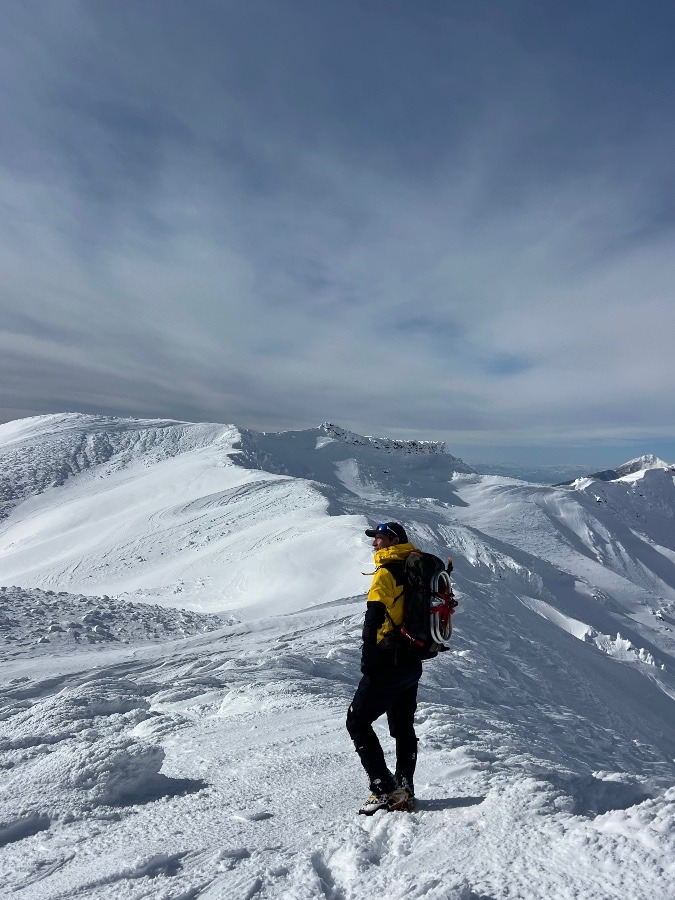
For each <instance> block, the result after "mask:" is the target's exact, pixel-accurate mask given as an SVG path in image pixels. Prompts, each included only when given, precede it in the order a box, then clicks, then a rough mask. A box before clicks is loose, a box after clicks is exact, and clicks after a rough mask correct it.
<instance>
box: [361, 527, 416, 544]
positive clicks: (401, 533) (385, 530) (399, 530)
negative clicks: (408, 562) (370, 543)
mask: <svg viewBox="0 0 675 900" xmlns="http://www.w3.org/2000/svg"><path fill="white" fill-rule="evenodd" d="M366 534H367V535H368V537H372V538H374V537H377V535H378V534H386V535H387V536H388V537H395V538H398V539H399V541H400V542H401V543H402V544H407V543H408V535H407V534H406V533H405V528H404V527H403V525H399V524H398V522H380V524H379V525H376V526H375V528H367V529H366Z"/></svg>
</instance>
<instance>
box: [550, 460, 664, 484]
mask: <svg viewBox="0 0 675 900" xmlns="http://www.w3.org/2000/svg"><path fill="white" fill-rule="evenodd" d="M653 469H663V470H664V471H670V470H675V466H673V465H670V464H669V463H667V462H665V461H664V460H662V459H659V457H658V456H654V454H653V453H645V454H644V455H643V456H637V457H636V458H635V459H629V460H628V462H625V463H622V465H620V466H617V467H616V469H602V470H601V471H600V472H593V474H592V475H582V476H581V477H579V478H574V479H572V480H570V481H564V482H562V484H563V485H571V486H572V487H574V488H576V489H582V490H583V489H585V488H586V487H588V485H589V484H590V483H591V482H593V481H618V480H619V479H620V478H627V477H630V479H631V480H633V481H634V480H635V478H636V477H637V478H641V477H642V476H643V475H644V473H645V472H649V471H651V470H653Z"/></svg>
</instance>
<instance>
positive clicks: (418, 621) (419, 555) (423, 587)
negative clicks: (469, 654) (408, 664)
mask: <svg viewBox="0 0 675 900" xmlns="http://www.w3.org/2000/svg"><path fill="white" fill-rule="evenodd" d="M394 566H397V567H398V572H400V571H401V568H402V570H403V591H404V606H403V621H402V623H401V625H400V626H398V628H397V631H398V633H399V635H400V638H399V644H400V645H403V646H408V647H409V649H411V650H412V651H413V652H414V653H415V655H417V656H419V657H420V658H421V659H433V657H434V656H437V655H438V653H439V652H442V651H443V650H448V649H449V648H448V647H446V646H445V642H446V641H447V640H449V638H450V635H451V634H452V618H451V617H452V614H453V612H454V611H455V608H456V607H457V601H456V600H455V597H454V595H453V593H452V584H451V582H450V573H451V572H452V558H450V559H449V560H448V565H447V568H446V566H445V564H444V563H443V562H442V560H440V559H439V558H438V557H437V556H434V555H433V553H424V552H422V551H421V550H413V551H412V552H411V553H410V554H409V555H408V557H407V558H406V560H405V562H400V563H385V564H384V568H387V569H389V568H393V567H394ZM392 574H393V573H392ZM397 574H398V573H397Z"/></svg>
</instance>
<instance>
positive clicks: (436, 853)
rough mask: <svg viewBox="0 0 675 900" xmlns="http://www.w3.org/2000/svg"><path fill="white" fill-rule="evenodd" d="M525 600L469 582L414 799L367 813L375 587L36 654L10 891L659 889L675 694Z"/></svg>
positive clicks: (447, 893) (11, 760)
mask: <svg viewBox="0 0 675 900" xmlns="http://www.w3.org/2000/svg"><path fill="white" fill-rule="evenodd" d="M512 599H513V598H511V595H510V589H507V590H506V591H505V592H504V593H503V594H502V595H501V596H500V597H496V596H494V595H493V593H492V592H491V591H488V590H487V589H486V590H484V591H483V592H480V591H478V590H477V591H476V593H475V595H474V596H473V597H472V598H469V597H467V596H464V597H463V602H462V607H461V611H460V612H459V613H458V614H457V615H458V622H457V625H456V631H455V636H454V638H453V641H454V649H453V652H451V653H448V654H444V655H443V656H442V657H441V658H439V659H438V660H436V661H434V662H433V663H431V664H429V665H428V666H427V667H426V669H425V676H424V678H423V682H422V688H421V691H420V704H419V709H418V717H417V719H418V732H419V736H420V763H419V767H418V774H417V785H418V794H419V808H418V811H417V812H415V813H413V814H410V815H408V814H403V813H401V814H386V813H379V814H378V815H376V816H375V817H374V818H373V819H368V820H363V819H359V817H358V816H355V815H354V811H355V809H356V808H357V806H358V804H359V802H360V801H361V800H362V799H363V797H364V796H365V791H366V784H365V782H364V778H363V775H362V772H361V770H360V766H359V764H358V760H357V758H356V755H355V754H354V752H353V749H352V748H351V745H350V743H349V740H348V738H347V735H346V732H345V730H344V717H345V710H346V706H347V704H348V703H349V699H350V697H351V693H352V691H353V687H354V683H355V680H356V678H357V677H358V672H357V666H358V637H359V633H360V627H361V620H362V604H363V600H364V598H363V596H360V597H354V598H347V599H345V600H343V601H341V602H334V603H332V604H328V605H324V606H323V607H322V608H321V609H317V608H312V609H310V610H308V611H306V612H300V613H295V614H294V615H291V616H282V617H277V618H268V619H267V620H266V621H265V622H263V623H258V624H255V625H251V626H248V627H246V626H241V625H231V626H226V627H225V628H224V629H222V630H221V631H219V632H214V633H210V634H204V635H201V636H194V637H192V638H188V639H185V640H182V641H179V642H169V643H166V642H165V643H163V644H162V645H161V646H159V645H158V646H154V647H148V648H146V649H139V648H136V650H135V651H133V652H132V650H131V649H129V648H126V649H121V650H118V651H117V654H116V655H115V656H114V657H107V658H106V659H105V660H103V661H102V658H101V656H100V655H98V656H96V649H95V648H90V649H84V648H83V649H81V650H80V651H78V652H77V653H76V654H73V655H71V656H70V657H69V658H68V664H67V667H64V664H63V661H60V660H59V659H58V658H42V659H40V660H36V659H33V660H32V661H31V660H25V661H24V663H23V668H22V670H21V671H22V672H23V673H24V677H22V678H16V677H15V679H14V680H13V683H10V684H8V686H7V689H6V690H5V692H4V695H3V697H2V713H1V715H0V741H1V743H0V765H2V766H3V768H4V778H3V787H4V790H3V792H2V794H1V799H0V841H2V842H3V843H4V845H5V846H4V848H3V856H2V863H1V864H0V886H1V887H2V890H3V891H4V895H10V894H11V895H14V894H15V893H16V894H17V895H18V896H21V895H22V893H23V894H24V895H25V896H29V897H30V898H31V900H64V898H70V897H74V896H80V895H83V896H84V895H86V896H88V897H91V898H93V900H104V898H111V897H115V898H130V900H131V898H139V897H144V898H154V900H165V898H169V897H171V898H174V897H175V898H178V897H207V898H211V900H216V898H230V897H233V898H234V897H254V896H260V897H261V898H268V900H272V898H277V900H286V898H306V900H310V898H320V897H326V896H328V897H335V898H337V897H340V898H344V900H370V898H372V897H392V898H400V900H403V898H406V897H409V896H413V897H415V896H416V897H424V898H429V900H441V898H443V900H447V898H455V900H457V898H461V900H476V898H485V897H494V898H501V897H503V898H506V897H519V898H523V900H539V898H541V897H548V896H555V897H560V898H563V900H565V898H569V900H571V898H574V897H581V896H583V897H588V898H596V897H597V898H619V897H621V898H623V897H625V896H631V897H645V898H646V897H653V898H655V900H666V898H669V897H670V896H671V893H672V890H673V888H674V887H675V874H674V873H673V872H672V871H671V870H669V869H668V866H669V865H670V862H669V861H670V860H672V858H673V857H672V854H673V850H675V834H674V832H673V829H672V813H673V808H674V804H675V790H673V780H672V774H673V770H672V756H673V753H674V752H675V730H674V729H673V727H672V726H668V725H666V721H667V719H668V715H669V713H668V709H667V707H668V704H670V705H671V706H673V705H675V701H669V700H668V698H666V697H664V695H663V694H662V693H661V692H660V691H659V689H658V688H657V687H656V686H655V685H653V684H651V683H650V682H649V681H648V680H646V679H643V678H642V677H641V676H640V675H639V673H638V672H637V670H636V669H634V668H632V667H630V666H623V667H620V666H619V664H618V663H616V662H615V661H614V660H612V659H610V658H609V657H607V656H606V655H604V654H602V653H599V652H598V651H597V649H596V648H595V647H593V646H591V645H588V644H585V643H583V642H581V641H578V640H575V639H574V638H572V637H571V636H570V635H568V634H566V633H565V632H563V631H551V630H550V629H549V628H548V627H547V622H546V621H545V620H544V619H543V618H542V617H541V616H539V615H537V614H536V613H534V612H532V611H530V610H529V609H527V608H526V607H525V606H523V605H521V604H518V603H515V604H514V603H512V602H511V600H512ZM497 620H498V621H499V627H498V628H496V627H495V622H496V621H497ZM94 660H97V662H98V663H99V665H98V666H97V667H96V668H94V667H93V665H92V664H93V662H94ZM101 662H102V664H101ZM4 671H5V672H6V671H7V664H5V666H4ZM27 674H30V676H31V677H30V678H26V677H25V676H26V675H27ZM617 677H618V682H617V681H616V679H617ZM650 685H651V686H650ZM617 690H618V691H619V692H620V694H621V698H622V703H621V704H620V705H616V704H614V703H613V702H612V696H613V694H614V692H616V691H617ZM664 713H666V715H665V718H664ZM659 720H661V726H660V727H661V732H660V738H659V741H658V742H654V740H653V736H654V734H655V733H656V730H657V728H658V727H659V726H658V725H657V723H658V722H659ZM670 721H671V722H672V721H673V719H672V716H671V718H670ZM626 892H627V893H626Z"/></svg>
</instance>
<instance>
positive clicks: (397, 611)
mask: <svg viewBox="0 0 675 900" xmlns="http://www.w3.org/2000/svg"><path fill="white" fill-rule="evenodd" d="M413 550H415V547H414V546H413V545H412V544H410V543H406V544H392V545H391V546H390V547H384V548H383V549H382V550H378V551H377V552H376V553H375V565H376V567H377V568H376V569H375V573H374V575H373V582H372V584H371V586H370V590H369V591H368V598H367V606H366V616H365V619H364V622H363V635H362V636H363V649H362V652H361V671H362V672H363V673H364V674H373V672H374V670H375V669H379V668H381V667H389V666H396V665H400V664H401V663H404V662H405V659H406V658H407V656H408V654H407V653H405V652H404V651H405V649H406V648H402V647H401V645H400V641H399V640H398V635H399V632H398V626H399V625H400V624H401V622H402V621H403V604H404V597H403V564H404V563H405V560H406V559H407V557H408V555H409V554H410V553H412V551H413Z"/></svg>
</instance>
